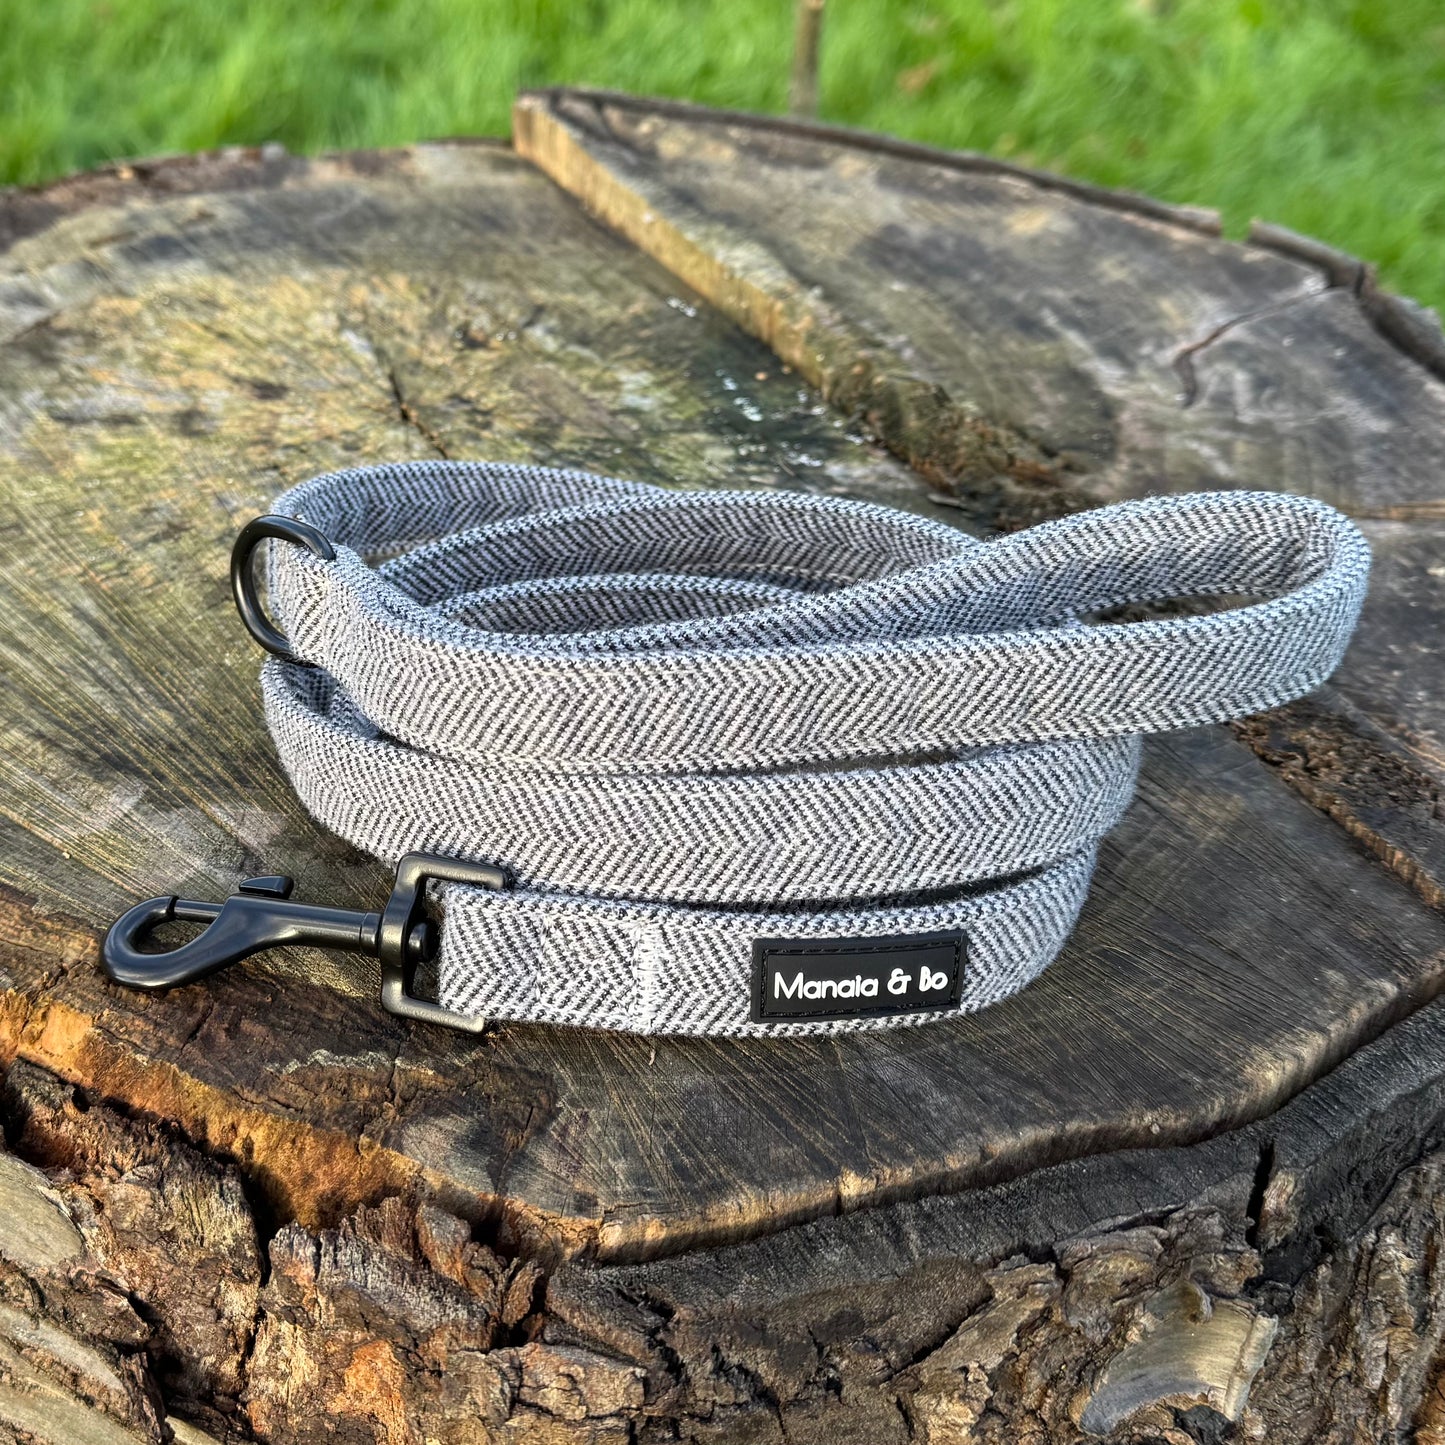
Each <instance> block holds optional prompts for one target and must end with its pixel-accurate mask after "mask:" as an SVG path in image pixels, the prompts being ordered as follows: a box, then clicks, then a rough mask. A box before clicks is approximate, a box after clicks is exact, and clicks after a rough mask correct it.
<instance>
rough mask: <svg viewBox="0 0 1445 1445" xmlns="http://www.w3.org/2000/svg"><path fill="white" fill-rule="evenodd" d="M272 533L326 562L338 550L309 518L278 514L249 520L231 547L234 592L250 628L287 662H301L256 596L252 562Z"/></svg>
mask: <svg viewBox="0 0 1445 1445" xmlns="http://www.w3.org/2000/svg"><path fill="white" fill-rule="evenodd" d="M268 537H275V538H276V539H277V540H279V541H282V542H295V543H296V544H297V545H298V546H301V547H305V548H307V549H308V550H309V551H311V552H314V553H315V554H316V556H318V557H320V558H321V560H322V561H323V562H334V561H335V560H336V551H335V549H334V548H333V547H332V545H331V543H330V541H328V540H327V537H326V534H325V533H324V532H319V531H317V529H316V528H315V527H313V526H312V525H311V524H310V523H309V522H298V521H297V520H296V518H295V517H275V516H267V517H256V518H253V519H252V520H251V521H249V522H247V523H246V525H245V526H244V527H242V528H241V530H240V532H239V534H238V535H237V537H236V545H235V546H234V547H232V548H231V595H232V596H233V597H234V598H235V599H236V611H237V612H239V613H240V614H241V621H242V622H244V623H245V624H246V631H247V632H249V633H250V634H251V636H252V637H254V638H255V639H256V641H257V642H259V643H260V644H261V646H262V647H264V648H265V649H266V651H267V652H274V653H275V654H276V656H277V657H280V658H284V659H285V661H287V662H296V663H301V662H302V659H301V658H299V657H296V656H294V655H293V654H292V651H291V644H290V643H289V642H287V641H286V639H285V638H284V637H282V636H281V634H280V633H279V632H277V631H276V629H275V628H274V627H272V626H271V623H270V620H269V619H268V618H267V616H266V614H265V613H264V612H262V610H261V601H260V599H259V598H258V597H257V596H256V574H255V570H254V569H253V568H252V566H251V553H252V552H253V551H255V549H256V543H257V542H263V541H265V540H266V538H268ZM303 665H304V663H303Z"/></svg>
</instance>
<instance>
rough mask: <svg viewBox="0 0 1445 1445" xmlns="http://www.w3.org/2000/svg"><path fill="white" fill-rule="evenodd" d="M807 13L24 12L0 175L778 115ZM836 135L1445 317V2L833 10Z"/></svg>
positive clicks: (57, 7) (586, 6)
mask: <svg viewBox="0 0 1445 1445" xmlns="http://www.w3.org/2000/svg"><path fill="white" fill-rule="evenodd" d="M792 26H793V7H792V4H791V3H790V0H726V3H718V0H693V3H688V4H672V5H667V4H663V3H661V0H576V3H562V0H532V3H524V0H310V3H305V0H0V182H37V181H43V180H46V179H48V178H50V177H53V176H56V175H59V174H62V173H64V172H66V171H69V170H74V169H77V168H80V167H85V166H92V165H95V164H97V163H99V162H101V161H104V160H107V159H110V158H114V157H119V156H137V155H146V154H154V153H156V152H163V151H175V150H195V149H201V148H205V147H211V146H219V145H227V144H233V143H242V144H255V143H259V142H263V141H268V140H276V141H281V142H283V143H284V144H285V145H286V146H288V147H290V148H291V149H293V150H298V151H308V150H316V149H321V148H325V147H344V146H371V145H390V144H397V143H402V142H405V141H409V140H415V139H420V138H424V137H428V136H442V135H457V134H487V133H491V134H497V135H501V134H505V133H506V130H507V126H508V110H509V107H510V104H511V98H512V96H513V94H514V93H515V91H516V90H518V89H519V88H522V87H526V86H533V85H543V84H558V83H563V82H577V83H582V82H585V83H590V84H594V85H604V86H609V87H614V88H617V89H623V90H632V91H638V92H645V93H650V94H657V95H672V96H681V97H685V98H688V99H693V100H699V101H705V102H709V103H712V104H716V105H727V106H738V107H743V108H747V109H752V110H764V111H776V110H780V109H782V108H783V105H784V103H785V97H786V91H787V81H788V69H789V62H790V57H791V50H792ZM820 94H821V114H822V118H823V119H825V120H832V121H839V122H842V123H845V124H849V125H856V126H864V127H866V128H868V129H870V130H881V131H888V132H891V133H893V134H896V135H902V136H908V137H912V138H915V139H919V140H925V141H930V142H933V143H935V144H939V145H946V146H957V147H965V148H971V149H978V150H986V151H991V152H994V153H995V154H999V155H1003V156H1007V157H1010V158H1012V159H1016V160H1021V161H1024V162H1027V163H1030V164H1035V165H1040V166H1045V167H1048V168H1051V169H1054V170H1059V171H1064V172H1067V173H1069V174H1071V175H1075V176H1080V177H1084V178H1087V179H1089V180H1094V181H1099V182H1102V183H1104V184H1107V185H1124V186H1130V187H1133V188H1135V189H1138V190H1143V191H1148V192H1151V193H1152V194H1154V195H1158V196H1161V197H1164V198H1165V199H1168V200H1173V201H1190V202H1197V203H1199V204H1203V205H1210V206H1215V207H1218V208H1219V209H1220V210H1221V211H1222V212H1223V213H1224V216H1225V220H1226V225H1227V227H1228V228H1229V230H1230V232H1231V233H1232V234H1238V232H1239V231H1240V230H1241V229H1242V227H1243V226H1244V224H1245V223H1246V222H1247V220H1248V219H1249V218H1250V217H1251V216H1260V217H1263V218H1265V219H1267V220H1271V221H1277V222H1280V223H1282V224H1284V225H1288V226H1293V227H1295V228H1296V229H1298V230H1302V231H1306V232H1309V233H1311V234H1313V235H1316V236H1320V237H1322V238H1324V239H1325V240H1328V241H1330V242H1332V243H1334V244H1335V245H1338V246H1341V247H1343V248H1345V249H1347V250H1350V251H1353V252H1355V253H1357V254H1359V255H1362V256H1364V257H1366V258H1368V259H1370V260H1373V261H1375V262H1377V263H1379V265H1380V266H1381V268H1382V270H1383V272H1384V275H1385V279H1386V281H1387V283H1388V284H1390V285H1392V286H1393V287H1395V288H1396V289H1398V290H1402V291H1405V292H1407V293H1409V294H1411V295H1414V296H1416V297H1417V298H1419V299H1420V300H1422V301H1425V302H1427V303H1428V304H1431V305H1437V306H1438V305H1440V304H1441V303H1442V302H1445V267H1442V259H1445V252H1442V240H1445V164H1442V156H1445V4H1442V3H1441V0H916V3H915V0H902V3H899V0H829V3H828V9H827V13H826V16H825V23H824V30H823V51H822V72H821V81H820Z"/></svg>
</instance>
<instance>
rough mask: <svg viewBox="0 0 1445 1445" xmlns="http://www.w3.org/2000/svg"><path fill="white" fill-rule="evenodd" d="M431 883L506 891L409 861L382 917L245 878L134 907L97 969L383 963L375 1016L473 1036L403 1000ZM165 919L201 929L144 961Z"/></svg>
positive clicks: (430, 1006)
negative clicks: (290, 960)
mask: <svg viewBox="0 0 1445 1445" xmlns="http://www.w3.org/2000/svg"><path fill="white" fill-rule="evenodd" d="M262 520H263V521H264V520H266V519H265V518H263V519H262ZM432 879H434V880H435V881H437V882H439V883H466V884H470V885H471V886H472V887H473V888H506V887H507V886H508V883H509V880H508V878H507V875H506V873H505V872H504V871H503V870H502V869H500V868H495V867H493V866H492V865H491V864H489V863H472V862H469V861H467V860H465V859H461V858H443V857H440V856H438V855H437V854H434V853H408V854H407V855H406V857H404V858H403V859H402V860H401V862H400V863H398V864H397V866H396V882H395V883H394V884H393V885H392V890H391V897H390V898H389V899H387V901H386V904H385V905H384V906H383V908H382V910H381V911H380V912H378V913H367V912H362V911H360V910H358V909H352V908H328V907H326V906H324V905H322V904H319V903H298V902H295V901H294V900H293V899H292V898H291V879H289V878H286V877H283V876H282V875H280V874H270V875H268V876H266V877H264V878H248V879H247V880H246V881H245V882H244V883H242V884H241V885H240V886H239V887H238V888H237V889H236V891H235V892H234V893H233V894H232V895H231V896H230V897H229V898H228V899H226V901H225V902H224V903H201V902H197V901H196V900H194V899H191V898H175V897H170V898H164V897H163V898H147V899H146V901H145V902H144V903H137V904H136V905H135V907H134V908H132V909H130V910H129V911H128V912H126V913H124V914H122V915H121V916H120V917H119V918H118V919H116V921H115V922H114V923H113V924H112V925H111V928H110V932H109V933H107V934H106V936H105V942H104V943H103V944H102V945H101V951H100V953H101V960H102V962H103V963H104V965H105V971H106V973H107V974H109V975H110V977H111V978H113V979H114V980H115V981H116V982H117V983H123V984H125V985H127V986H128V987H130V988H140V989H147V990H151V991H155V990H162V989H168V988H175V987H176V986H177V985H178V984H183V983H192V982H194V981H195V980H196V979H199V978H204V977H205V976H206V975H207V974H210V973H215V972H216V970H217V969H220V968H225V967H226V966H227V965H228V964H232V963H236V962H239V960H241V959H243V958H248V957H250V955H251V954H253V953H260V952H261V951H262V950H263V949H267V948H281V947H283V946H284V945H286V944H310V945H311V946H312V947H314V948H334V949H339V950H342V951H343V952H347V953H365V954H370V955H371V956H372V957H373V958H376V959H379V960H380V961H381V1006H382V1007H383V1008H384V1009H386V1010H387V1011H388V1012H389V1013H394V1014H399V1015H400V1016H401V1017H402V1018H408V1019H418V1020H420V1021H421V1022H423V1023H432V1024H445V1025H446V1026H447V1027H448V1028H454V1029H465V1030H466V1031H467V1032H469V1033H476V1032H478V1031H480V1030H481V1029H482V1028H484V1027H485V1026H486V1020H485V1019H484V1018H473V1017H471V1016H470V1015H468V1014H459V1013H454V1012H453V1011H452V1010H451V1009H448V1008H443V1007H442V1005H441V1004H439V1003H433V1002H432V1001H431V1000H430V999H424V998H418V997H417V996H416V995H415V994H414V993H413V992H412V991H411V990H412V983H413V978H414V976H415V973H416V968H417V965H418V964H421V963H426V962H428V961H429V960H430V959H432V958H433V957H434V956H435V954H436V949H437V930H436V926H435V924H433V923H432V921H431V919H429V918H428V917H427V916H426V885H427V882H428V880H432ZM173 919H179V920H181V921H182V922H185V923H204V924H205V925H206V927H205V928H204V929H203V930H202V931H201V932H200V933H199V934H198V935H197V936H196V937H195V938H193V939H191V940H190V942H189V943H183V944H181V945H180V947H179V948H172V949H170V950H169V951H167V952H164V953H143V952H142V951H141V949H140V947H139V945H140V944H141V943H142V942H144V940H145V938H146V936H147V935H148V934H149V933H150V931H151V929H152V928H155V927H157V926H159V925H160V924H162V923H169V922H171V921H172V920H173Z"/></svg>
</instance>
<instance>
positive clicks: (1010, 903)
mask: <svg viewBox="0 0 1445 1445" xmlns="http://www.w3.org/2000/svg"><path fill="white" fill-rule="evenodd" d="M276 510H277V511H278V512H281V513H284V514H286V515H290V516H297V517H301V518H303V519H304V520H306V521H308V522H310V523H312V524H313V525H315V526H317V527H319V528H320V529H321V530H322V531H323V532H325V533H326V534H327V536H329V537H330V538H331V539H332V540H333V542H334V543H335V544H336V548H337V558H336V560H335V561H334V562H331V563H323V562H321V561H319V560H318V559H316V558H314V557H312V556H311V555H309V554H308V553H306V552H304V551H302V550H301V549H300V548H296V547H291V546H287V545H285V544H275V543H273V544H270V545H271V558H270V580H271V594H272V606H273V610H274V612H275V616H276V619H277V623H278V626H280V627H281V629H282V631H284V632H285V633H286V635H287V636H288V637H289V638H290V639H291V643H292V647H293V648H294V650H295V651H296V653H297V655H298V656H299V657H301V658H304V659H305V660H306V661H307V662H309V663H312V664H314V666H312V667H303V666H297V665H295V664H289V663H284V662H281V661H278V660H274V659H273V660H272V661H270V662H268V663H267V665H266V668H265V671H264V673H263V690H264V695H265V700H266V709H267V716H268V719H269V721H270V725H271V729H272V733H273V735H274V737H275V739H276V743H277V746H278V748H279V750H280V753H281V756H282V759H283V761H284V763H285V765H286V768H287V770H288V772H289V773H290V775H291V777H292V780H293V781H294V783H295V785H296V788H297V791H298V793H299V794H300V796H301V797H302V799H303V800H304V802H305V803H306V805H307V807H308V808H310V810H311V811H312V812H313V813H314V814H315V816H316V817H317V818H319V819H320V820H321V821H322V822H323V823H325V824H326V825H327V826H328V827H330V828H332V829H333V830H335V831H336V832H338V833H340V834H342V835H343V836H345V837H347V838H349V839H351V840H352V841H353V842H355V843H357V844H358V845H359V846H361V847H364V848H367V849H369V850H370V851H372V852H374V853H376V854H378V855H380V856H382V857H386V858H395V857H398V856H400V855H401V854H402V853H404V852H407V851H411V850H414V849H424V850H427V851H432V852H442V853H449V854H455V855H457V856H462V857H472V858H480V859H485V860H487V861H491V862H497V863H501V864H503V865H504V866H506V867H507V868H508V869H509V870H510V871H511V873H512V875H513V877H514V879H515V882H516V884H517V886H516V888H515V889H513V890H511V891H509V892H506V893H503V894H491V893H486V892H482V891H477V890H470V889H464V888H459V887H453V888H451V889H449V890H448V891H447V897H446V900H445V903H446V925H445V929H444V934H443V951H442V956H441V987H442V998H443V1002H445V1003H447V1004H448V1005H449V1006H451V1007H453V1008H457V1009H460V1010H463V1011H466V1012H469V1013H481V1014H487V1015H490V1016H494V1017H498V1018H515V1019H521V1018H525V1019H546V1020H552V1021H556V1022H563V1023H581V1024H590V1025H592V1026H596V1027H605V1028H619V1029H630V1030H635V1031H639V1032H649V1033H753V1032H763V1033H801V1032H830V1031H837V1030H840V1029H848V1028H860V1027H868V1028H877V1027H887V1026H890V1025H897V1024H900V1023H904V1022H906V1023H917V1022H923V1021H926V1020H927V1019H928V1018H930V1017H935V1016H936V1015H930V1014H910V1015H906V1016H904V1017H901V1018H890V1019H872V1020H868V1021H866V1022H856V1021H846V1022H827V1023H816V1022H814V1023H786V1024H779V1023H771V1024H760V1023H753V1022H750V1021H749V1008H748V989H749V973H750V966H751V944H752V940H753V939H754V938H755V937H760V936H765V937H797V938H808V937H840V936H856V937H876V936H881V935H886V934H912V933H926V932H935V931H942V930H959V929H961V930H963V931H965V932H966V933H967V935H968V965H967V969H966V977H965V987H964V996H963V1005H962V1006H963V1007H964V1008H977V1007H982V1006H983V1005H985V1004H988V1003H991V1002H994V1001H995V1000H996V999H998V998H1000V997H1003V996H1004V995H1005V994H1007V993H1010V992H1013V991H1014V990H1015V989H1017V988H1019V987H1022V985H1023V984H1025V983H1026V982H1028V980H1029V979H1030V978H1032V977H1033V976H1034V975H1035V974H1037V972H1038V971H1039V970H1040V969H1041V968H1043V967H1044V966H1045V965H1046V964H1047V963H1048V962H1049V961H1050V959H1052V957H1053V956H1054V954H1055V952H1056V951H1057V950H1058V948H1059V947H1060V945H1061V944H1062V942H1063V940H1064V938H1065V937H1067V934H1068V931H1069V929H1070V928H1071V927H1072V924H1073V920H1074V918H1075V916H1076V914H1077V911H1078V908H1079V906H1080V905H1081V903H1082V900H1083V897H1084V894H1085V892H1086V890H1087V887H1088V880H1089V875H1090V872H1091V870H1092V866H1093V858H1094V853H1095V850H1096V847H1097V843H1098V840H1099V839H1100V838H1101V837H1102V836H1103V834H1104V833H1106V832H1107V831H1108V830H1109V828H1111V827H1112V826H1113V825H1114V823H1115V822H1117V820H1118V818H1119V817H1120V815H1121V814H1122V812H1123V810H1124V809H1125V808H1126V807H1127V805H1128V802H1129V800H1130V797H1131V796H1132V793H1133V787H1134V778H1135V772H1136V768H1137V761H1138V736H1139V734H1141V733H1143V732H1148V731H1154V730H1158V729H1163V728H1172V727H1180V726H1187V725H1190V724H1194V723H1200V722H1209V721H1216V720H1219V719H1222V718H1226V717H1232V716H1239V715H1242V714H1244V713H1247V712H1251V711H1254V710H1256V709H1258V708H1262V707H1268V706H1272V705H1274V704H1276V703H1278V702H1281V701H1283V700H1285V699H1287V698H1290V697H1294V696H1298V695H1299V694H1301V693H1303V692H1306V691H1308V690H1310V689H1311V688H1313V687H1315V686H1316V685H1318V683H1320V682H1321V681H1322V680H1323V679H1324V678H1325V677H1326V676H1328V674H1329V673H1330V671H1331V670H1332V669H1333V668H1334V667H1335V665H1336V663H1337V662H1338V660H1339V657H1340V655H1341V653H1342V652H1343V649H1344V646H1345V644H1346V642H1347V641H1348V638H1349V635H1350V632H1351V630H1352V628H1353V626H1354V622H1355V618H1356V616H1357V615H1358V612H1359V608H1360V604H1361V601H1362V598H1363V594H1364V588H1365V582H1366V578H1367V575H1368V569H1369V556H1368V550H1367V548H1366V544H1365V542H1364V540H1363V538H1362V537H1361V536H1360V534H1359V532H1358V531H1357V529H1355V528H1354V527H1353V525H1352V524H1351V523H1350V522H1348V521H1347V520H1346V519H1345V518H1344V517H1342V516H1341V515H1340V514H1338V513H1337V512H1335V511H1333V510H1331V509H1330V508H1329V507H1326V506H1324V505H1323V504H1321V503H1318V502H1314V501H1311V500H1309V499H1305V498H1298V497H1288V496H1280V495H1275V494H1270V493H1242V492H1234V493H1210V494H1202V495H1198V496H1185V497H1170V498H1156V499H1150V500H1146V501H1140V502H1128V503H1124V504H1121V505H1119V506H1115V507H1107V508H1102V509H1100V510H1098V511H1095V512H1089V513H1084V514H1081V515H1078V516H1074V517H1070V518H1067V519H1065V520H1063V521H1060V522H1054V523H1049V524H1046V525H1044V526H1041V527H1036V528H1033V529H1031V530H1029V531H1026V532H1021V533H1018V534H1016V535H1013V536H1010V537H1005V538H1001V539H999V540H997V541H993V542H989V543H978V542H975V541H973V540H972V539H970V538H968V537H966V536H964V535H962V534H961V533H959V532H957V531H955V530H954V529H952V528H950V527H946V526H944V525H942V524H939V523H935V522H930V521H927V520H924V519H921V518H918V517H914V516H910V515H907V514H904V513H899V512H894V511H891V510H888V509H886V508H882V507H877V506H872V505H870V504H867V503H862V502H853V501H843V500H839V499H836V498H820V497H812V496H805V495H799V494H793V493H773V492H747V493H737V492H674V491H667V490H664V489H661V488H656V487H649V486H643V485H641V484H638V483H633V482H624V481H617V480H614V479H609V478H600V477H592V476H589V475H587V474H585V473H579V472H559V471H551V470H547V469H542V468H534V467H517V466H508V465H495V464H483V463H454V462H430V463H406V464H400V465H396V466H389V467H376V468H368V469H365V470H358V471H351V472H339V473H334V474H331V475H328V476H323V477H318V478H316V479H314V480H313V481H311V482H308V483H306V484H304V485H303V486H300V487H297V488H295V489H294V490H292V491H291V492H289V493H286V494H285V495H283V496H282V497H280V498H279V499H278V500H277V502H276ZM1211 594H1212V595H1229V596H1235V595H1239V594H1245V595H1247V596H1250V597H1254V598H1257V599H1259V600H1256V601H1252V602H1249V603H1247V604H1245V605H1240V606H1236V607H1233V608H1231V609H1229V610H1226V611H1221V612H1215V613H1212V614H1209V615H1205V616H1185V617H1170V618H1167V619H1164V620H1158V621H1147V622H1136V623H1129V624H1087V623H1086V622H1085V621H1084V620H1082V619H1086V618H1088V617H1089V616H1091V615H1093V614H1096V613H1099V612H1103V611H1106V610H1108V609H1110V608H1112V607H1116V606H1119V605H1122V604H1125V603H1131V602H1155V601H1164V600H1167V599H1172V598H1184V597H1195V596H1206V595H1211Z"/></svg>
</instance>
